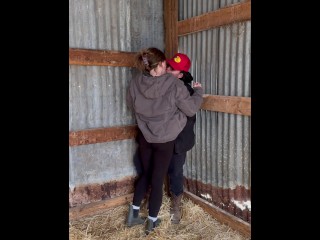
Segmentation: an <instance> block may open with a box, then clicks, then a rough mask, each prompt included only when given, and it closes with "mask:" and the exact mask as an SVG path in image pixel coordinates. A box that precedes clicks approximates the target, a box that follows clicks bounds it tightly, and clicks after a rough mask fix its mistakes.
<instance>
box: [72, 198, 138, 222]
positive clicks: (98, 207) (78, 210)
mask: <svg viewBox="0 0 320 240" xmlns="http://www.w3.org/2000/svg"><path fill="white" fill-rule="evenodd" d="M132 199H133V193H130V194H126V195H123V196H121V197H116V198H112V199H108V200H103V201H99V202H95V203H89V204H85V205H83V206H79V207H74V208H69V220H77V219H79V218H83V217H88V216H93V215H95V214H97V213H99V212H101V211H105V210H107V209H109V208H115V207H118V206H122V205H125V204H129V203H130V202H131V201H132Z"/></svg>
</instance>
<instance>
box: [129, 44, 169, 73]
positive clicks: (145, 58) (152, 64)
mask: <svg viewBox="0 0 320 240" xmlns="http://www.w3.org/2000/svg"><path fill="white" fill-rule="evenodd" d="M165 60H166V56H165V55H164V53H163V52H162V51H161V50H159V49H158V48H155V47H151V48H146V49H142V50H141V51H140V52H139V53H138V54H137V55H136V62H135V67H136V68H138V69H139V70H140V71H142V72H150V71H151V70H152V69H154V68H156V67H157V66H158V64H159V63H160V62H163V61H165Z"/></svg>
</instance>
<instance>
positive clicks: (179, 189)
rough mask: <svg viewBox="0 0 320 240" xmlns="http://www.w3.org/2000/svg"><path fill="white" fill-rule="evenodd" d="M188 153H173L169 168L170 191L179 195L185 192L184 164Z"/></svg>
mask: <svg viewBox="0 0 320 240" xmlns="http://www.w3.org/2000/svg"><path fill="white" fill-rule="evenodd" d="M186 156H187V153H186V152H184V153H180V154H173V156H172V159H171V162H170V165H169V169H168V175H169V183H170V184H169V186H170V191H171V192H172V193H173V194H174V195H176V196H179V195H180V194H181V193H183V164H184V163H185V161H186Z"/></svg>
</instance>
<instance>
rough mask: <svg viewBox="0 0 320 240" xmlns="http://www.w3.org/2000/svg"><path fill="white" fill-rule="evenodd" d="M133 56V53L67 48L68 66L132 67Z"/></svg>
mask: <svg viewBox="0 0 320 240" xmlns="http://www.w3.org/2000/svg"><path fill="white" fill-rule="evenodd" d="M135 54H136V53H135V52H121V51H106V50H92V49H76V48H69V64H70V65H85V66H113V67H133V66H134V57H135Z"/></svg>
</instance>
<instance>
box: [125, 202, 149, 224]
mask: <svg viewBox="0 0 320 240" xmlns="http://www.w3.org/2000/svg"><path fill="white" fill-rule="evenodd" d="M144 221H145V218H141V217H139V209H133V207H132V205H131V204H130V205H129V213H128V217H127V226H128V227H132V226H134V225H138V224H143V223H144Z"/></svg>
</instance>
